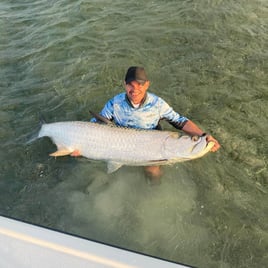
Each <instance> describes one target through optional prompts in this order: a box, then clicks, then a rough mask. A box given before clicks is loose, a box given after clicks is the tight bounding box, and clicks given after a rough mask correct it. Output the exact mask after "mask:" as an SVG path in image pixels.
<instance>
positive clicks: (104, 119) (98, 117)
mask: <svg viewBox="0 0 268 268" xmlns="http://www.w3.org/2000/svg"><path fill="white" fill-rule="evenodd" d="M89 112H90V113H91V114H92V116H94V117H95V118H96V119H97V120H99V121H100V122H102V123H105V124H107V125H114V124H113V122H111V121H110V120H109V119H107V118H106V117H104V116H102V115H100V114H97V113H94V112H92V111H89Z"/></svg>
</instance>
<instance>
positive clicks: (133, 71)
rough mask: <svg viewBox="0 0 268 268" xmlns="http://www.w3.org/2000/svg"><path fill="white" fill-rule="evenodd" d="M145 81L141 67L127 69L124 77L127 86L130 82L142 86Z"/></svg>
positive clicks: (144, 74) (145, 77)
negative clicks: (135, 82)
mask: <svg viewBox="0 0 268 268" xmlns="http://www.w3.org/2000/svg"><path fill="white" fill-rule="evenodd" d="M147 80H148V79H147V76H146V73H145V70H144V68H143V67H138V66H131V67H129V68H128V70H127V73H126V76H125V82H126V84H129V83H130V82H132V81H137V82H138V83H140V84H142V85H143V84H144V83H145V82H146V81H147Z"/></svg>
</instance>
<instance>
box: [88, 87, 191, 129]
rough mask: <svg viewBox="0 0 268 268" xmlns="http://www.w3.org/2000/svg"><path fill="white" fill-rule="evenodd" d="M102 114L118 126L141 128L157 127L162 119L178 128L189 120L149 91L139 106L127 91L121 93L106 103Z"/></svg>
mask: <svg viewBox="0 0 268 268" xmlns="http://www.w3.org/2000/svg"><path fill="white" fill-rule="evenodd" d="M100 115H102V116H103V117H105V118H107V119H109V120H111V121H113V122H114V123H115V124H116V125H118V126H124V127H130V128H141V129H156V128H157V127H158V124H159V121H160V120H161V119H165V120H167V121H168V122H169V123H170V124H171V125H173V126H174V127H175V128H177V129H182V128H183V126H184V125H185V123H186V122H187V121H188V119H187V118H186V117H184V116H181V115H180V114H178V113H177V112H175V111H174V110H173V109H172V107H170V106H169V105H168V104H167V103H166V102H165V101H164V100H163V99H162V98H160V97H158V96H156V95H155V94H152V93H149V92H147V93H146V95H145V98H144V100H143V102H142V103H141V104H140V105H139V106H138V107H134V106H133V104H132V103H131V102H130V101H129V99H128V97H127V95H126V93H120V94H118V95H116V96H114V97H113V98H112V99H110V100H109V101H108V102H107V103H106V104H105V106H104V108H103V109H102V111H101V112H100ZM91 122H97V119H96V118H92V119H91Z"/></svg>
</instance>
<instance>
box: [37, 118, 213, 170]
mask: <svg viewBox="0 0 268 268" xmlns="http://www.w3.org/2000/svg"><path fill="white" fill-rule="evenodd" d="M45 136H47V137H49V138H50V139H51V140H52V141H53V142H54V143H55V144H56V146H57V151H56V152H54V153H52V154H50V155H51V156H55V157H56V156H63V155H72V154H73V153H74V152H79V153H80V155H81V156H84V157H86V158H89V159H95V160H102V161H107V163H108V173H111V172H114V171H116V170H117V169H118V168H120V167H121V166H122V165H129V166H152V165H166V164H173V163H176V162H183V161H187V160H192V159H196V158H199V157H202V156H204V155H205V154H206V153H208V152H209V151H210V149H211V148H212V147H213V145H214V143H213V142H209V143H207V141H206V137H205V136H202V137H198V136H194V137H191V136H187V135H182V136H180V135H179V133H178V132H172V131H160V130H140V129H133V128H124V127H117V126H114V125H109V124H99V123H91V122H82V121H69V122H56V123H50V124H43V125H42V127H41V129H40V131H39V134H38V138H41V137H45Z"/></svg>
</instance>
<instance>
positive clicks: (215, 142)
mask: <svg viewBox="0 0 268 268" xmlns="http://www.w3.org/2000/svg"><path fill="white" fill-rule="evenodd" d="M206 140H207V142H210V141H212V142H214V146H213V147H212V148H211V150H210V151H211V152H216V151H218V150H219V149H220V147H221V145H220V144H219V142H218V141H217V140H216V139H214V138H213V137H212V136H211V135H207V137H206Z"/></svg>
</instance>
